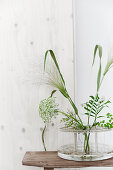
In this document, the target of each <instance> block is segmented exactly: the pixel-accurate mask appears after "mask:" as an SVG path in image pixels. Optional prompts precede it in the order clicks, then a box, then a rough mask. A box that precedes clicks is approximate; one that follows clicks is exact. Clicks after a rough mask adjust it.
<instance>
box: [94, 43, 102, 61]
mask: <svg viewBox="0 0 113 170" xmlns="http://www.w3.org/2000/svg"><path fill="white" fill-rule="evenodd" d="M97 50H99V57H100V59H101V57H102V47H101V46H100V45H96V46H95V50H94V56H93V64H94V62H95V56H96V52H97Z"/></svg>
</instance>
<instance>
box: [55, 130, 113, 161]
mask: <svg viewBox="0 0 113 170" xmlns="http://www.w3.org/2000/svg"><path fill="white" fill-rule="evenodd" d="M111 136H113V130H112V129H107V128H104V127H97V128H95V127H94V128H92V129H91V130H73V129H71V128H61V129H60V132H59V138H58V140H59V142H58V143H59V146H60V147H59V149H58V156H59V157H61V158H64V159H68V160H75V161H96V160H103V159H108V158H111V157H113V142H112V140H109V139H110V137H111Z"/></svg>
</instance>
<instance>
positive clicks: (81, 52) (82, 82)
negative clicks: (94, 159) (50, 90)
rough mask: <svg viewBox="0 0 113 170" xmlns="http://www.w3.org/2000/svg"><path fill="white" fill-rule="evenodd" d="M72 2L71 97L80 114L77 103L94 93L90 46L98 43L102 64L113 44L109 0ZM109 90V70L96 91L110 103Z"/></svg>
mask: <svg viewBox="0 0 113 170" xmlns="http://www.w3.org/2000/svg"><path fill="white" fill-rule="evenodd" d="M74 2H75V29H76V30H75V31H76V35H75V41H76V44H75V46H76V81H77V82H76V84H77V85H76V95H75V96H76V102H77V105H78V107H79V111H80V113H83V110H82V109H81V106H80V104H81V103H84V102H86V101H87V100H88V96H90V95H95V92H96V75H97V71H98V70H97V68H98V59H96V63H95V66H94V68H92V66H91V65H92V59H93V51H94V47H95V45H96V44H100V45H102V47H103V66H105V63H106V60H107V56H108V51H109V48H111V46H113V1H112V0H75V1H74ZM97 58H98V57H97ZM112 89H113V70H111V71H110V72H109V73H108V75H107V77H106V78H105V80H104V82H103V85H102V87H101V90H100V95H102V96H105V97H106V99H108V98H109V97H111V101H112V103H113V90H112ZM109 109H110V111H111V113H113V104H112V105H111V107H110V108H109ZM108 140H109V139H108ZM110 140H111V139H110ZM112 140H113V137H112ZM86 169H87V168H86ZM89 169H92V168H89ZM97 169H98V168H96V170H97ZM99 169H101V168H99ZM102 169H103V168H102ZM105 169H106V170H107V169H110V168H105ZM111 169H112V168H111Z"/></svg>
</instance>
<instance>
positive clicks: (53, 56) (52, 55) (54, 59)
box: [44, 50, 65, 86]
mask: <svg viewBox="0 0 113 170" xmlns="http://www.w3.org/2000/svg"><path fill="white" fill-rule="evenodd" d="M48 52H50V54H51V57H52V59H53V61H54V63H55V65H56V67H57V70H58V72H59V74H60V77H61V79H62V82H63V84H64V86H65V81H64V78H63V76H62V74H61V72H60V68H59V65H58V62H57V60H56V57H55V54H54V52H53V51H52V50H47V51H46V53H45V59H44V70H45V66H46V59H47V54H48Z"/></svg>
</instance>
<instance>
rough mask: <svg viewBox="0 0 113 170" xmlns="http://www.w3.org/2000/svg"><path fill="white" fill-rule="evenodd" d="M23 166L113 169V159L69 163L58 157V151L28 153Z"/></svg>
mask: <svg viewBox="0 0 113 170" xmlns="http://www.w3.org/2000/svg"><path fill="white" fill-rule="evenodd" d="M22 164H23V165H27V166H36V167H45V168H82V167H113V158H111V159H107V160H102V161H90V162H89V161H68V160H64V159H62V158H60V157H58V156H57V152H56V151H47V152H26V154H25V156H24V159H23V161H22Z"/></svg>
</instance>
